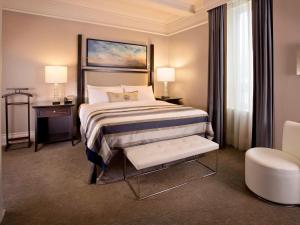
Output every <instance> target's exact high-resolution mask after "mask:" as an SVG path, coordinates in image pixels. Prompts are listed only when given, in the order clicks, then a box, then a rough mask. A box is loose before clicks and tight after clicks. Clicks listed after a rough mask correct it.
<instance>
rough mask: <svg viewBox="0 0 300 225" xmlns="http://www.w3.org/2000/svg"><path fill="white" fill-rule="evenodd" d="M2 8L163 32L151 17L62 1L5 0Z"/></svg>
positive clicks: (163, 28)
mask: <svg viewBox="0 0 300 225" xmlns="http://www.w3.org/2000/svg"><path fill="white" fill-rule="evenodd" d="M3 8H4V9H5V10H9V11H15V12H23V13H29V14H34V15H42V16H48V17H53V18H60V19H66V20H73V21H83V22H86V23H92V24H99V25H104V26H105V25H109V26H113V27H118V28H124V29H132V30H141V31H147V32H149V33H157V34H164V31H165V25H164V24H163V23H158V22H156V21H153V20H151V19H141V18H136V17H133V16H127V15H120V14H117V13H111V12H107V11H100V10H97V9H92V8H87V7H80V6H78V5H72V4H68V3H64V2H60V3H57V2H53V1H51V0H50V1H48V0H46V1H40V0H22V1H20V0H6V1H5V2H4V4H3Z"/></svg>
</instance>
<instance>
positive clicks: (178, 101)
mask: <svg viewBox="0 0 300 225" xmlns="http://www.w3.org/2000/svg"><path fill="white" fill-rule="evenodd" d="M155 99H156V100H159V101H165V102H169V103H172V104H177V105H182V101H181V100H182V98H176V97H169V98H162V97H156V98H155Z"/></svg>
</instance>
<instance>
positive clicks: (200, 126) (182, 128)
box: [79, 101, 213, 182]
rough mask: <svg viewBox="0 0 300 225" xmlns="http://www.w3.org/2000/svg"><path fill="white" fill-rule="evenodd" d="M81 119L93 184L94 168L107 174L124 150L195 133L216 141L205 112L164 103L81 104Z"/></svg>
mask: <svg viewBox="0 0 300 225" xmlns="http://www.w3.org/2000/svg"><path fill="white" fill-rule="evenodd" d="M79 117H80V121H81V133H82V137H83V140H84V143H85V146H86V154H87V158H88V160H89V162H90V163H91V174H90V179H91V180H90V182H95V178H93V177H94V175H93V174H92V173H94V171H95V167H96V166H100V167H101V169H102V171H105V170H106V169H107V165H108V164H109V163H110V161H111V159H112V158H113V157H114V156H115V155H116V154H117V152H118V151H120V150H121V149H123V148H125V147H130V146H135V145H142V144H146V143H150V142H156V141H160V140H168V139H174V138H180V137H185V136H190V135H194V134H198V135H201V136H203V137H206V138H208V139H212V138H213V131H212V127H211V124H210V122H208V115H207V113H206V112H205V111H202V110H200V109H195V108H192V107H187V106H182V105H174V104H170V103H166V102H163V101H132V102H114V103H104V104H82V105H81V106H80V110H79Z"/></svg>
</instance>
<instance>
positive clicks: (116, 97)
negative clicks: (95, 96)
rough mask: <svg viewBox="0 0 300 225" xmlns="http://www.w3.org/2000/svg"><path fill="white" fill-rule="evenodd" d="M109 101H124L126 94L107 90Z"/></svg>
mask: <svg viewBox="0 0 300 225" xmlns="http://www.w3.org/2000/svg"><path fill="white" fill-rule="evenodd" d="M107 96H108V100H109V102H124V101H125V98H124V94H123V93H114V92H107Z"/></svg>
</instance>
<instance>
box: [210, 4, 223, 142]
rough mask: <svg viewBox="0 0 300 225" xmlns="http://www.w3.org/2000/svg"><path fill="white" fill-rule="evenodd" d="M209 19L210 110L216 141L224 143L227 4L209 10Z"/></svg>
mask: <svg viewBox="0 0 300 225" xmlns="http://www.w3.org/2000/svg"><path fill="white" fill-rule="evenodd" d="M208 21H209V65H208V74H209V78H208V79H209V81H208V82H209V87H208V112H209V117H210V121H211V122H212V127H213V130H214V141H216V142H217V143H218V144H219V145H220V147H223V145H224V95H225V94H224V91H225V86H224V79H225V78H224V76H225V34H224V28H225V5H222V6H219V7H217V8H214V9H212V10H209V11H208Z"/></svg>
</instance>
